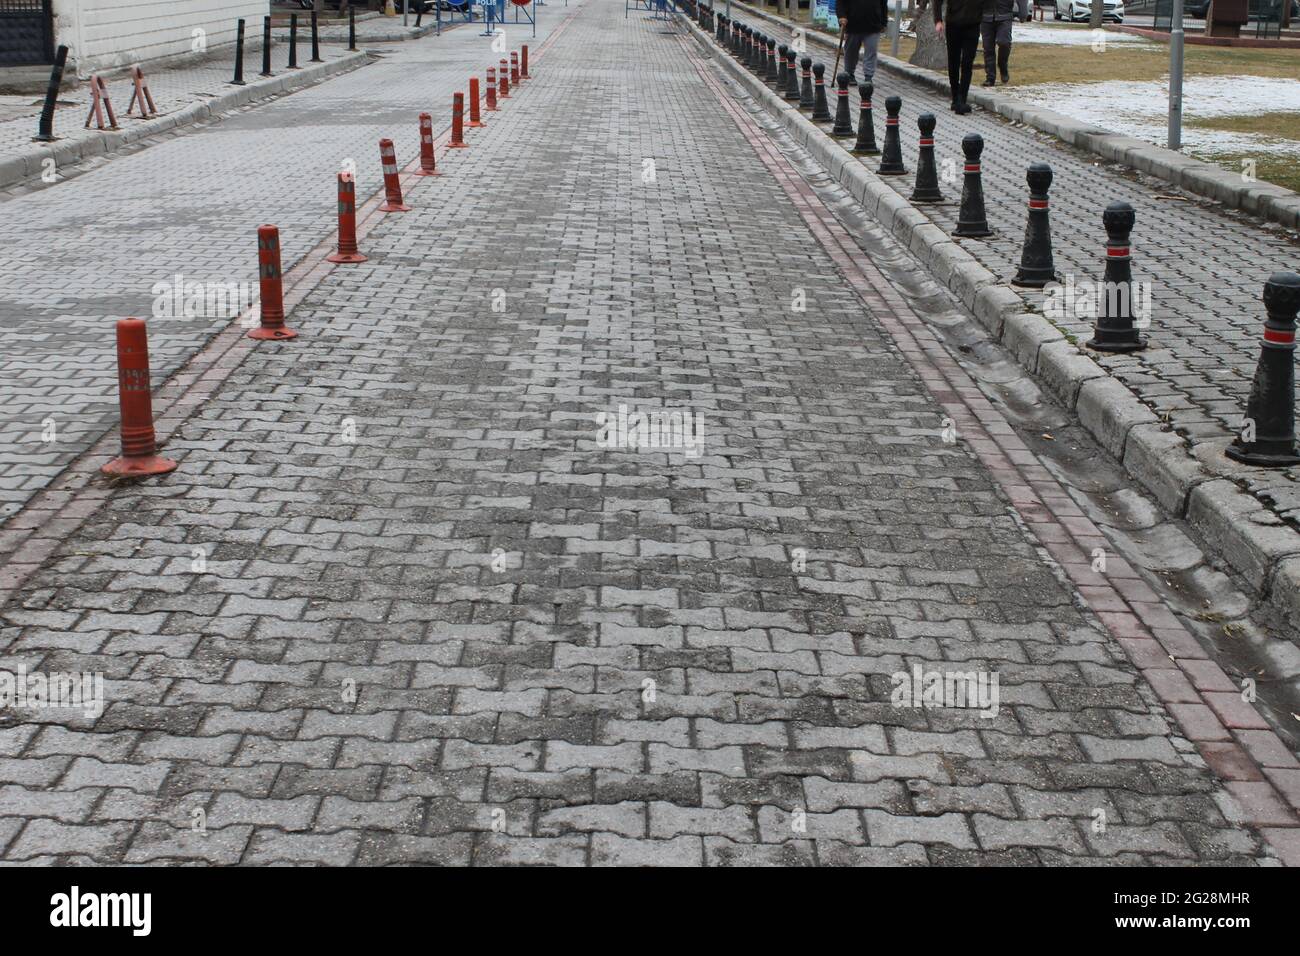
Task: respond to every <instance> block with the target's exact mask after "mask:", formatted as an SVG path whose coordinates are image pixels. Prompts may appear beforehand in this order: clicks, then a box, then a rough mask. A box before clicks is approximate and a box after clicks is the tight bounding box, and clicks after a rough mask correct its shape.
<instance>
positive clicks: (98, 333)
mask: <svg viewBox="0 0 1300 956" xmlns="http://www.w3.org/2000/svg"><path fill="white" fill-rule="evenodd" d="M543 9H546V8H543ZM557 9H559V10H562V9H563V8H557ZM561 19H562V15H560V14H553V15H550V16H545V17H542V18H541V22H540V23H539V26H538V38H539V39H538V41H536V42H537V43H540V42H542V41H544V40H545V38H546V36H547V34H548V32H549V31H550V30H552V29H554V28H555V26H556V25H557V24H558V23H559V22H560V21H561ZM530 42H531V41H530ZM490 43H491V40H490V39H489V38H487V37H480V36H478V35H477V33H476V32H475V31H473V30H461V29H457V30H452V31H449V32H447V33H445V34H444V35H443V36H441V37H426V38H423V39H421V40H417V41H415V42H412V43H404V44H400V45H395V46H394V47H393V48H392V50H391V51H390V52H389V54H388V55H387V56H386V57H384V58H383V60H382V61H381V62H376V63H374V64H372V65H371V66H369V67H367V68H366V69H364V70H360V71H357V72H354V73H350V74H348V75H346V76H341V77H338V78H337V79H335V80H333V81H332V82H330V83H327V84H321V85H318V86H315V87H312V88H310V89H306V90H303V91H301V92H299V93H297V94H295V95H294V96H292V97H284V98H280V99H276V100H272V101H270V102H267V103H265V104H263V105H261V106H260V107H259V108H258V109H256V110H246V111H240V112H236V113H233V114H229V115H226V116H223V117H222V118H221V120H220V122H218V123H213V124H211V125H208V126H205V127H204V128H202V129H196V130H193V131H192V132H191V133H190V134H187V135H180V136H176V137H173V138H168V139H165V140H163V141H161V142H158V143H156V144H153V145H151V146H150V148H149V149H146V150H142V151H140V152H138V153H136V154H134V155H131V156H125V157H123V158H121V159H120V160H118V161H115V162H113V163H110V164H106V165H105V166H103V167H102V168H99V169H96V170H94V171H93V172H92V173H91V174H89V175H84V176H77V177H74V178H72V179H70V180H68V181H66V182H61V183H59V184H58V185H57V186H55V187H53V188H50V189H43V190H35V191H31V192H27V193H25V194H22V195H16V196H14V197H13V198H10V199H8V200H5V201H0V206H2V207H3V209H4V212H5V215H6V216H7V217H8V218H9V219H10V220H11V221H13V222H21V223H23V224H24V225H23V242H22V243H21V244H15V245H12V246H10V247H8V248H7V249H6V250H4V252H0V327H3V328H4V329H5V334H6V346H7V347H6V349H5V352H4V355H3V357H0V374H2V375H3V380H2V381H0V406H2V407H4V408H5V410H6V415H5V419H4V421H3V422H0V519H3V518H6V517H8V516H9V515H10V514H12V513H14V512H15V511H16V510H17V509H18V508H19V507H21V506H22V504H23V503H24V502H26V501H28V500H29V499H30V498H31V496H32V495H33V494H35V493H36V492H37V491H39V490H40V489H42V488H45V487H47V486H48V484H49V482H50V481H52V480H53V479H54V478H55V476H57V475H58V474H59V472H60V471H62V469H63V468H64V467H65V466H66V465H67V464H68V462H70V461H72V460H73V459H74V458H75V457H76V456H77V455H79V454H80V453H81V452H83V451H84V450H85V449H86V448H87V447H89V446H90V445H91V444H92V443H93V442H94V441H95V439H97V438H98V437H99V435H100V434H102V433H103V432H104V430H105V429H108V428H110V427H114V426H115V425H116V422H117V415H118V412H117V398H116V388H117V372H116V364H115V363H116V357H115V352H114V344H113V322H114V321H115V320H116V319H117V318H120V317H122V316H125V315H137V316H143V317H148V316H151V315H153V310H154V308H155V304H156V303H157V302H158V301H159V294H160V293H159V292H158V291H155V290H156V289H158V290H161V289H163V288H164V287H167V286H169V285H174V284H175V282H176V276H178V275H179V276H181V277H182V281H184V282H186V283H189V284H195V283H201V284H203V286H205V287H216V286H218V285H222V284H225V283H232V282H233V283H236V284H238V283H245V284H249V285H251V287H252V290H253V294H254V295H255V294H256V281H257V238H256V229H257V226H258V225H260V224H262V223H264V222H270V223H274V224H277V225H279V227H280V229H281V242H282V245H283V250H284V266H285V268H286V269H290V268H292V266H293V264H294V262H295V261H297V260H298V259H299V258H300V257H301V256H302V255H303V254H304V253H305V252H306V251H307V250H309V249H311V248H312V247H314V246H315V245H317V244H318V243H319V242H321V241H322V240H323V239H325V237H327V236H328V235H330V234H331V233H332V232H333V231H334V230H335V228H336V225H337V212H336V201H337V192H336V190H337V186H336V176H337V173H338V171H339V169H340V168H341V164H342V163H343V162H344V161H345V160H349V159H351V160H354V161H355V163H356V167H357V175H358V182H357V196H358V198H359V199H361V198H364V197H366V196H368V195H369V194H370V193H372V192H374V191H375V190H376V189H378V188H379V186H380V183H381V174H380V166H379V155H378V141H379V139H380V138H381V137H389V138H391V139H392V140H393V141H394V143H395V144H396V147H397V152H398V156H399V157H400V158H401V161H402V162H403V163H406V162H409V161H410V160H412V159H413V158H414V157H415V156H416V154H417V152H418V133H419V129H418V123H417V117H418V114H419V113H420V112H421V111H425V110H427V111H429V112H430V113H431V114H432V115H433V117H434V126H435V130H437V131H442V130H444V129H445V128H446V126H447V125H448V124H449V122H450V114H451V101H452V94H453V92H455V91H458V90H464V89H465V87H466V81H467V78H468V77H469V76H471V75H473V74H477V75H478V76H480V77H482V76H483V75H484V71H485V68H486V66H487V65H488V64H489V63H494V62H496V60H497V59H499V57H498V56H497V55H496V54H493V53H491V51H490V48H489V45H490ZM155 94H156V96H157V95H158V92H157V91H155ZM358 103H365V104H366V106H365V108H364V109H358V108H357V104H358ZM227 320H228V314H223V315H215V314H213V315H199V316H194V317H184V316H180V317H170V318H164V319H161V320H159V321H155V322H154V323H153V324H152V327H151V332H150V345H151V348H152V352H153V362H154V366H153V373H154V380H155V381H156V382H162V381H164V380H165V379H166V377H167V376H168V375H170V374H171V373H172V372H174V371H175V370H176V369H177V368H179V367H180V365H181V364H182V363H183V362H184V361H185V360H186V359H188V358H189V357H190V356H191V355H193V354H194V353H195V352H197V351H198V350H199V349H200V348H202V347H203V345H204V344H205V343H206V342H207V340H208V339H209V338H210V337H211V336H212V335H213V334H215V333H216V331H217V330H218V329H220V328H221V327H222V326H224V325H225V324H226V322H227ZM47 420H53V421H54V423H55V428H56V440H54V441H52V442H46V441H44V440H43V438H42V436H43V433H44V432H45V430H46V426H45V425H44V423H45V422H46V421H47Z"/></svg>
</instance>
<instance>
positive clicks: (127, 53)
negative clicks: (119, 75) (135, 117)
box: [54, 0, 271, 78]
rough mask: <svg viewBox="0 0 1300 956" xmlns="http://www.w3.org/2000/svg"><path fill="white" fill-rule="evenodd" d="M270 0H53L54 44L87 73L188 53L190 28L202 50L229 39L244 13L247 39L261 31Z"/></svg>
mask: <svg viewBox="0 0 1300 956" xmlns="http://www.w3.org/2000/svg"><path fill="white" fill-rule="evenodd" d="M270 6H271V2H270V0H54V30H55V37H56V39H55V43H63V44H66V45H67V47H68V62H69V65H72V64H74V63H75V64H76V69H77V74H78V75H79V76H81V77H83V78H84V77H87V76H89V75H90V74H91V73H93V72H96V71H103V70H110V69H113V68H115V67H123V66H130V65H131V64H132V63H140V62H144V61H146V60H154V59H157V58H159V57H167V56H177V55H180V54H187V53H192V52H193V49H194V42H195V41H194V34H193V31H194V30H195V29H200V30H203V31H204V40H205V41H206V43H207V47H208V49H209V50H210V49H212V48H213V47H217V46H220V45H222V44H225V43H233V42H234V39H235V22H236V21H237V20H238V19H239V18H240V17H244V18H245V19H246V20H247V21H248V23H247V25H246V27H245V29H246V31H247V36H248V38H249V39H250V40H253V39H256V38H259V37H260V36H261V35H262V34H261V31H262V17H264V16H266V15H267V14H268V13H270Z"/></svg>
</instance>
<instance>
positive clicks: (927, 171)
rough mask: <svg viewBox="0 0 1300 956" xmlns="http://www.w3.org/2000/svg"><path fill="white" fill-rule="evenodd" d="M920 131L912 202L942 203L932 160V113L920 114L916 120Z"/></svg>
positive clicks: (941, 194) (937, 168)
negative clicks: (919, 145) (919, 146)
mask: <svg viewBox="0 0 1300 956" xmlns="http://www.w3.org/2000/svg"><path fill="white" fill-rule="evenodd" d="M916 125H917V127H918V128H919V129H920V130H921V148H920V152H919V153H918V154H917V157H916V185H915V186H914V187H913V188H912V197H911V198H912V202H921V203H927V202H943V193H941V192H939V166H938V164H937V163H936V162H935V159H934V125H935V119H934V114H933V113H922V114H921V115H920V116H918V117H917V118H916Z"/></svg>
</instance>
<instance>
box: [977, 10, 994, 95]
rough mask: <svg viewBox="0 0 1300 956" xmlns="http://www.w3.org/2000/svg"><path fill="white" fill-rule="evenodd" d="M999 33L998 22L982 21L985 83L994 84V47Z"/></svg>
mask: <svg viewBox="0 0 1300 956" xmlns="http://www.w3.org/2000/svg"><path fill="white" fill-rule="evenodd" d="M997 34H998V24H997V23H996V22H994V21H993V20H983V21H981V22H980V39H981V40H982V41H983V43H984V85H985V86H992V85H993V83H994V82H995V80H994V76H995V74H994V72H993V71H994V69H995V66H996V64H995V63H994V48H993V45H994V43H995V42H996V39H995V38H996V37H997Z"/></svg>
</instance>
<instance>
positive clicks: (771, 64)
mask: <svg viewBox="0 0 1300 956" xmlns="http://www.w3.org/2000/svg"><path fill="white" fill-rule="evenodd" d="M776 54H777V49H776V41H775V40H773V39H772V38H771V37H768V39H767V74H766V75H765V76H764V77H763V79H764V80H765V81H766V82H767V83H769V84H771V83H776V82H777V77H778V76H779V75H780V72H781V67H780V65H779V64H778V63H777V59H776ZM784 55H785V54H782V56H784ZM778 88H779V87H778Z"/></svg>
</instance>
